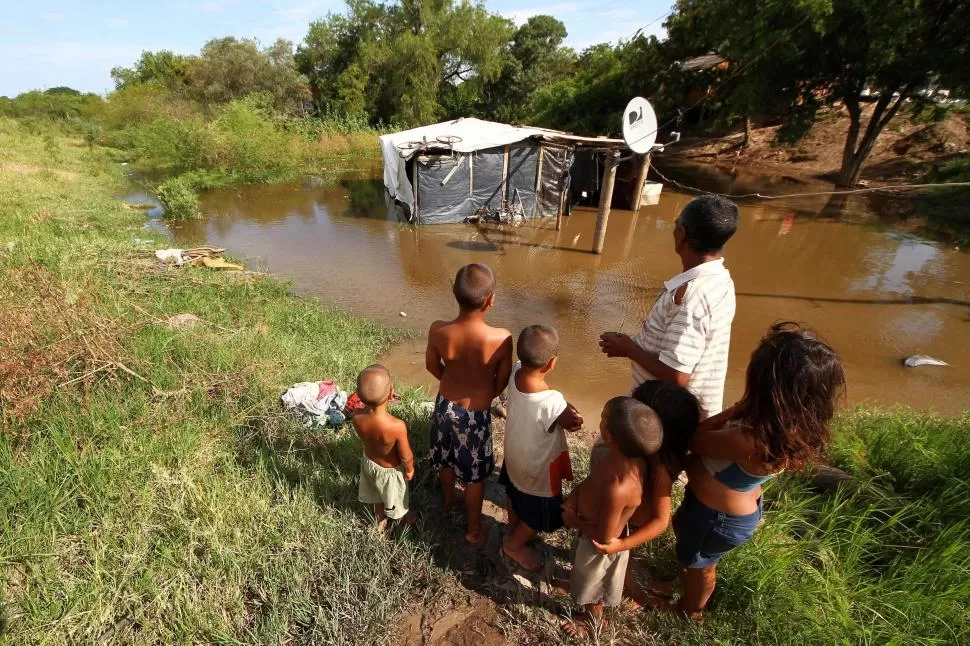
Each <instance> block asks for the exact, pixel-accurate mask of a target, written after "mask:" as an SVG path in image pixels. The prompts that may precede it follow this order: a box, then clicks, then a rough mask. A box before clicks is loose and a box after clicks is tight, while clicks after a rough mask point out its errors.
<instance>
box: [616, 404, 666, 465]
mask: <svg viewBox="0 0 970 646" xmlns="http://www.w3.org/2000/svg"><path fill="white" fill-rule="evenodd" d="M603 415H604V417H605V421H606V428H607V430H609V432H610V435H611V436H612V438H613V441H614V442H616V445H617V447H618V448H619V449H620V452H621V453H622V454H623V455H625V456H627V457H628V458H645V457H648V456H650V455H653V454H654V453H656V452H657V451H659V450H660V445H661V444H662V443H663V425H662V424H661V423H660V418H659V417H658V416H657V414H656V413H655V412H654V411H653V409H652V408H650V407H649V406H647V405H646V404H643V403H641V402H639V401H637V400H636V399H634V398H633V397H614V398H613V399H611V400H609V401H608V402H606V406H604V407H603Z"/></svg>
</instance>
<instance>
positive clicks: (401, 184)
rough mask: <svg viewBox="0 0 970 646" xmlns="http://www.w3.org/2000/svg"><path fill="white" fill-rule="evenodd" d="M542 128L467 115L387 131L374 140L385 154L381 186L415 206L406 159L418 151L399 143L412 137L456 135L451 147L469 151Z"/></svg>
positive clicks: (523, 137)
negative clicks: (411, 127)
mask: <svg viewBox="0 0 970 646" xmlns="http://www.w3.org/2000/svg"><path fill="white" fill-rule="evenodd" d="M544 132H546V131H543V130H541V129H538V128H518V127H516V126H510V125H509V124H506V123H495V122H493V121H483V120H482V119H475V118H473V117H467V118H463V119H456V120H454V121H443V122H441V123H435V124H432V125H430V126H422V127H420V128H414V129H412V130H404V131H402V132H395V133H392V134H389V135H381V136H380V137H378V138H377V141H378V142H379V143H380V145H381V154H382V155H383V156H384V186H386V187H387V190H388V192H390V194H391V197H393V198H395V199H397V200H399V201H400V202H403V203H404V204H407V205H408V206H409V207H411V208H414V188H413V187H412V186H411V181H410V180H409V179H408V175H407V170H406V168H405V167H406V162H407V160H408V159H410V158H411V157H413V156H414V155H415V154H417V152H418V150H417V149H412V150H401V149H399V148H398V145H399V144H407V143H409V142H412V141H428V142H433V141H436V140H438V137H442V138H449V139H446V140H450V138H457V140H456V141H454V143H452V144H451V149H452V150H453V151H455V152H458V153H470V152H474V151H476V150H484V149H485V148H494V147H496V146H505V145H507V144H514V143H517V142H520V141H524V140H526V139H529V138H530V137H535V136H542V135H543V134H544Z"/></svg>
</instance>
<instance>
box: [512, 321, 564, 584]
mask: <svg viewBox="0 0 970 646" xmlns="http://www.w3.org/2000/svg"><path fill="white" fill-rule="evenodd" d="M516 352H517V353H518V356H519V363H517V364H515V366H514V367H513V368H512V378H511V379H510V380H509V387H508V404H507V408H508V420H507V423H506V426H505V451H504V455H505V458H504V461H503V463H502V474H501V475H500V476H499V483H500V484H504V485H505V492H506V494H507V495H508V513H509V530H510V533H509V535H508V536H506V537H505V540H504V541H503V543H502V550H503V551H504V552H505V554H506V555H508V557H509V558H511V559H512V560H514V561H515V562H516V563H518V564H519V565H520V566H521V567H522V568H524V569H525V570H528V571H530V572H536V571H538V570H539V569H540V568H541V567H542V561H541V560H540V559H539V556H538V555H537V554H536V553H535V552H534V551H533V550H531V549H529V548H528V547H527V546H526V544H527V543H528V542H529V541H530V540H532V538H534V537H535V535H536V534H537V533H538V532H554V531H556V530H557V529H559V528H560V527H562V526H563V521H562V502H563V500H562V481H563V480H572V479H573V472H572V467H571V465H570V463H569V447H568V446H567V444H566V434H565V433H564V432H563V431H564V430H568V431H576V430H579V429H580V428H581V427H582V425H583V418H582V417H581V416H580V415H579V412H578V411H577V410H576V409H575V408H574V407H573V406H571V405H569V404H568V403H566V399H565V398H564V397H563V396H562V394H561V393H560V392H559V391H558V390H553V389H551V388H550V387H549V385H548V384H546V375H548V374H549V373H550V372H552V369H553V368H554V367H555V366H556V358H557V357H558V355H559V333H558V332H556V330H555V329H554V328H551V327H549V326H547V325H532V326H529V327H527V328H525V329H524V330H522V332H521V334H519V341H518V343H517V344H516Z"/></svg>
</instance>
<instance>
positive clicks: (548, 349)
mask: <svg viewBox="0 0 970 646" xmlns="http://www.w3.org/2000/svg"><path fill="white" fill-rule="evenodd" d="M516 352H517V353H518V355H519V361H521V362H522V365H523V366H528V367H529V368H542V367H544V366H545V365H546V364H547V363H549V360H550V359H552V358H553V357H557V356H559V333H558V332H556V328H554V327H551V326H549V325H530V326H529V327H527V328H525V329H524V330H522V332H520V333H519V342H518V343H517V344H516Z"/></svg>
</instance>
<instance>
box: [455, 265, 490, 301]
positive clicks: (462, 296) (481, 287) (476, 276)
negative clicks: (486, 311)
mask: <svg viewBox="0 0 970 646" xmlns="http://www.w3.org/2000/svg"><path fill="white" fill-rule="evenodd" d="M452 291H453V292H454V294H455V300H456V301H458V306H459V307H460V308H461V309H463V310H477V309H481V307H482V305H484V304H485V301H486V300H487V299H488V297H489V296H491V295H492V294H494V293H495V274H493V273H492V270H491V269H490V268H489V267H488V265H483V264H481V263H477V262H473V263H472V264H470V265H465V266H464V267H462V268H461V269H459V270H458V273H457V274H455V286H454V288H453V289H452Z"/></svg>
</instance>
